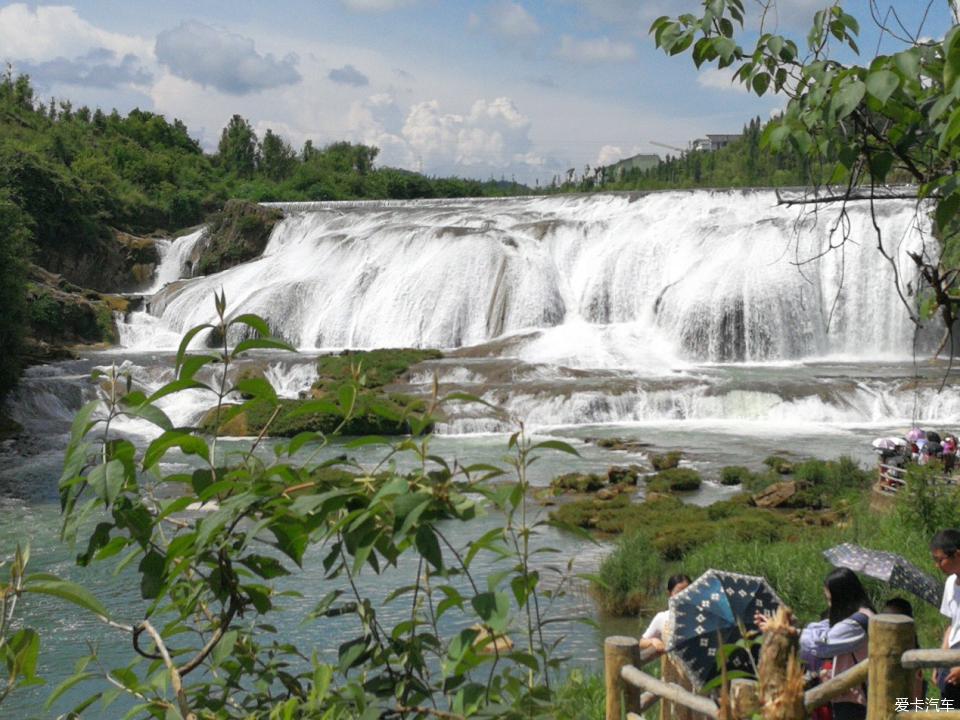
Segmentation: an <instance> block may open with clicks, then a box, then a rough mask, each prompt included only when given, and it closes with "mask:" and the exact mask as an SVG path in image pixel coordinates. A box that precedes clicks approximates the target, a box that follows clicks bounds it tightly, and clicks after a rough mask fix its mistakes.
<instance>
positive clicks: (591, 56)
mask: <svg viewBox="0 0 960 720" xmlns="http://www.w3.org/2000/svg"><path fill="white" fill-rule="evenodd" d="M557 55H559V56H560V57H562V58H565V59H567V60H572V61H574V62H578V63H600V62H623V61H625V60H631V59H632V58H633V57H634V56H635V55H636V49H635V48H634V47H633V45H631V44H630V43H626V42H620V41H617V40H611V39H610V38H608V37H598V38H588V39H583V40H580V39H577V38H574V37H572V36H570V35H563V36H562V37H561V38H560V47H559V48H558V49H557Z"/></svg>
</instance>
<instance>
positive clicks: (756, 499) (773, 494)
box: [753, 480, 798, 508]
mask: <svg viewBox="0 0 960 720" xmlns="http://www.w3.org/2000/svg"><path fill="white" fill-rule="evenodd" d="M797 490H798V488H797V483H796V482H794V481H793V480H787V481H785V482H778V483H774V484H773V485H771V486H770V487H768V488H766V489H764V490H763V491H761V492H759V493H757V494H756V495H754V496H753V503H754V505H756V506H757V507H761V508H776V507H781V506H782V505H786V504H787V503H789V502H790V500H792V499H793V496H794V495H796V494H797Z"/></svg>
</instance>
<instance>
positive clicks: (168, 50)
mask: <svg viewBox="0 0 960 720" xmlns="http://www.w3.org/2000/svg"><path fill="white" fill-rule="evenodd" d="M156 55H157V59H158V60H159V61H160V62H161V63H163V64H164V65H166V66H167V67H168V68H170V70H171V72H173V73H174V74H175V75H178V76H180V77H182V78H184V79H185V80H193V81H194V82H197V83H200V84H201V85H205V86H209V87H214V88H216V89H218V90H221V91H223V92H226V93H229V94H231V95H245V94H247V93H251V92H257V91H260V90H265V89H267V88H271V87H278V86H280V85H293V84H295V83H297V82H299V81H300V73H299V72H298V71H297V68H296V65H297V62H298V60H299V58H297V56H296V55H294V54H289V55H287V56H286V57H284V58H283V59H281V60H277V59H276V58H274V56H273V55H271V54H269V53H267V54H266V55H261V54H260V53H258V52H257V50H256V47H255V46H254V42H253V40H251V39H250V38H246V37H243V36H241V35H237V34H235V33H232V32H228V31H226V30H221V29H217V28H213V27H210V26H209V25H204V24H203V23H199V22H196V21H192V20H191V21H186V22H182V23H180V25H178V26H177V27H175V28H172V29H170V30H164V31H163V32H161V33H160V34H159V35H157V43H156Z"/></svg>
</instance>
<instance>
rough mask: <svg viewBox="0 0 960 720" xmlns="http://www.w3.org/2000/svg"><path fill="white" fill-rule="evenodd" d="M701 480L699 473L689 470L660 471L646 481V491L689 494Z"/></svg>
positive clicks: (696, 487)
mask: <svg viewBox="0 0 960 720" xmlns="http://www.w3.org/2000/svg"><path fill="white" fill-rule="evenodd" d="M701 482H702V480H701V478H700V473H698V472H697V471H696V470H691V469H690V468H671V469H669V470H662V471H661V472H659V473H657V474H656V475H654V476H653V477H652V478H650V479H648V480H647V489H648V490H652V491H654V492H689V491H691V490H697V489H699V487H700V484H701Z"/></svg>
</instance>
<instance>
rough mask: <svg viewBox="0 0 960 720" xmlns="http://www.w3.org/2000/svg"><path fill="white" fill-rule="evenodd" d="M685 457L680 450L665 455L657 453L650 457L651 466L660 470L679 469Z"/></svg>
mask: <svg viewBox="0 0 960 720" xmlns="http://www.w3.org/2000/svg"><path fill="white" fill-rule="evenodd" d="M682 455H683V453H681V452H680V451H679V450H671V451H670V452H668V453H663V454H662V455H658V454H656V453H654V454H651V455H650V464H651V465H653V469H654V470H657V471H660V470H671V469H672V468H675V467H677V466H678V465H679V464H680V458H681V456H682Z"/></svg>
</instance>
